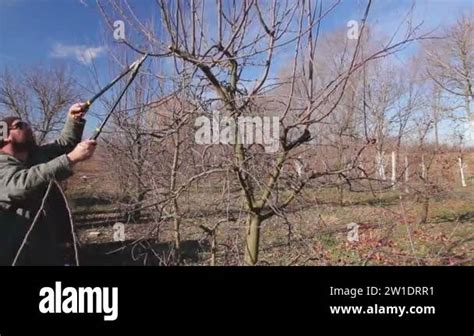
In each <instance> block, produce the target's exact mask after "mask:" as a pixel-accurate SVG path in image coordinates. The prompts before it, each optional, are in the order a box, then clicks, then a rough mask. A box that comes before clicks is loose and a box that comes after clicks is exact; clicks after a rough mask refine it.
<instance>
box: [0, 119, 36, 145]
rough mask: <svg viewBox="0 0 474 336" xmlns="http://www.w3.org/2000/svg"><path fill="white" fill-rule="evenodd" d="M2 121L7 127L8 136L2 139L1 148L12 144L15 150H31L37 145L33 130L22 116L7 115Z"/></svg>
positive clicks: (0, 140)
mask: <svg viewBox="0 0 474 336" xmlns="http://www.w3.org/2000/svg"><path fill="white" fill-rule="evenodd" d="M0 121H1V122H2V123H1V124H3V125H6V127H7V132H6V137H4V138H2V139H0V149H4V148H5V147H7V146H8V145H10V146H11V150H12V151H14V152H25V151H26V152H29V151H30V150H31V149H32V148H33V147H34V146H35V145H36V141H35V137H34V134H33V130H32V129H31V127H30V125H28V123H26V122H24V121H22V120H21V118H19V117H7V118H3V119H1V120H0Z"/></svg>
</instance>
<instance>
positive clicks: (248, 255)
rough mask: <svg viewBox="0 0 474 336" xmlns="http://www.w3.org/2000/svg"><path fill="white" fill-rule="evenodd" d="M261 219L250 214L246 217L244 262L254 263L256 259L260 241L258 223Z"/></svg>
mask: <svg viewBox="0 0 474 336" xmlns="http://www.w3.org/2000/svg"><path fill="white" fill-rule="evenodd" d="M261 223H262V219H261V218H260V217H259V216H258V215H256V214H251V215H249V217H248V219H247V236H246V237H245V243H246V244H245V264H247V265H255V264H256V263H257V261H258V250H259V242H260V225H261Z"/></svg>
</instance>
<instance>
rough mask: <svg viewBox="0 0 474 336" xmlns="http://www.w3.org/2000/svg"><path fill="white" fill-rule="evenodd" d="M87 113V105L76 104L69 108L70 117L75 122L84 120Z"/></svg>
mask: <svg viewBox="0 0 474 336" xmlns="http://www.w3.org/2000/svg"><path fill="white" fill-rule="evenodd" d="M86 112H87V104H86V103H76V104H74V105H72V106H71V107H70V108H69V115H70V116H71V117H72V118H74V119H75V120H81V119H82V118H84V116H85V115H86Z"/></svg>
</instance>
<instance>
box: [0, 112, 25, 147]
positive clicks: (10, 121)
mask: <svg viewBox="0 0 474 336" xmlns="http://www.w3.org/2000/svg"><path fill="white" fill-rule="evenodd" d="M17 120H21V118H20V117H16V116H10V117H5V118H2V119H0V122H1V123H5V124H6V125H7V136H8V135H9V134H10V127H12V125H13V123H14V122H15V121H17ZM4 140H5V139H2V138H1V137H0V148H3V146H5V141H4Z"/></svg>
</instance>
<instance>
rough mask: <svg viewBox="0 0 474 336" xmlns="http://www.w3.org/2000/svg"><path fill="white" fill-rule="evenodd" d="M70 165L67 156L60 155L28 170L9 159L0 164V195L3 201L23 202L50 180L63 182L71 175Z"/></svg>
mask: <svg viewBox="0 0 474 336" xmlns="http://www.w3.org/2000/svg"><path fill="white" fill-rule="evenodd" d="M72 166H73V165H72V163H71V162H70V160H69V159H68V157H67V155H65V154H64V155H61V156H58V157H57V158H55V159H53V160H51V161H48V162H46V163H42V164H38V165H35V166H32V167H30V168H24V166H23V165H22V164H21V163H19V162H17V161H15V160H14V159H9V160H8V161H7V162H2V163H1V164H0V172H1V177H0V189H1V191H0V194H1V198H2V199H3V200H4V201H8V200H24V199H26V198H27V197H28V196H29V195H30V193H33V192H34V191H35V190H37V188H38V187H40V186H42V185H45V184H46V183H47V182H49V181H50V180H52V179H56V180H58V181H61V180H64V179H66V178H68V177H69V176H71V175H72V174H73V171H72Z"/></svg>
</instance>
